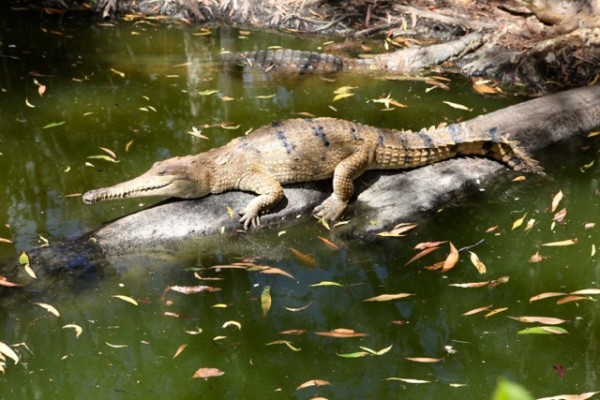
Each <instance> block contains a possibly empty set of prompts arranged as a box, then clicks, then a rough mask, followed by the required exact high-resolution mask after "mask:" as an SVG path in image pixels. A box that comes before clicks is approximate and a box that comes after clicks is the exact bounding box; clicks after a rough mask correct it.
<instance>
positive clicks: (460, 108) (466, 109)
mask: <svg viewBox="0 0 600 400" xmlns="http://www.w3.org/2000/svg"><path fill="white" fill-rule="evenodd" d="M442 103H444V104H446V105H449V106H450V107H452V108H456V109H457V110H463V111H471V109H470V108H469V107H467V106H463V105H462V104H458V103H453V102H451V101H442Z"/></svg>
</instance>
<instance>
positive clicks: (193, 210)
mask: <svg viewBox="0 0 600 400" xmlns="http://www.w3.org/2000/svg"><path fill="white" fill-rule="evenodd" d="M461 126H464V127H465V129H471V130H473V131H478V130H483V131H487V130H490V129H496V130H497V132H498V133H499V134H509V135H510V139H511V140H516V141H518V142H519V143H520V144H521V146H522V147H523V148H525V149H526V150H527V151H529V152H530V153H535V152H536V151H538V150H540V149H542V148H543V147H546V146H548V145H550V144H552V143H555V142H558V141H560V140H563V139H566V138H569V137H571V136H573V135H576V134H579V133H583V132H586V131H590V130H593V129H596V128H598V127H600V85H596V86H592V87H586V88H579V89H573V90H569V91H566V92H562V93H558V94H554V95H549V96H546V97H541V98H538V99H534V100H529V101H526V102H524V103H521V104H517V105H514V106H511V107H507V108H505V109H502V110H498V111H495V112H492V113H489V114H486V115H482V116H479V117H477V118H474V119H472V120H469V121H466V122H465V123H464V125H461ZM503 168H505V167H503V166H502V165H500V164H498V163H496V162H493V161H490V160H486V159H452V160H449V161H444V162H440V163H438V164H435V165H430V166H427V167H422V168H417V169H414V170H410V171H408V172H404V171H398V172H394V171H391V172H385V173H383V172H376V171H373V172H370V173H368V174H366V177H365V178H361V179H364V180H366V181H369V182H372V183H371V185H370V187H368V188H367V189H364V190H362V191H360V192H359V194H358V197H357V199H356V200H355V201H354V202H352V203H351V204H350V207H349V208H348V210H347V212H346V214H345V217H346V218H350V219H351V221H350V223H349V224H347V225H345V226H341V227H338V228H335V229H336V230H337V231H338V233H339V234H341V235H347V236H352V237H360V238H368V237H373V236H372V235H373V234H374V233H376V232H378V231H381V230H385V229H389V228H390V227H392V226H394V225H395V224H397V223H398V222H403V221H407V220H415V219H417V218H419V217H423V215H426V214H427V212H430V211H432V210H434V209H436V208H438V207H439V206H440V205H443V204H445V203H446V202H448V201H449V199H451V198H453V197H456V196H458V195H464V194H466V193H468V192H472V191H473V190H475V189H476V188H478V187H480V186H481V185H484V184H485V183H486V182H489V181H491V180H492V179H494V178H497V176H498V173H499V171H500V170H501V169H503ZM507 171H508V170H507ZM357 187H362V185H360V184H358V185H357ZM330 191H331V182H330V181H325V182H317V183H307V184H299V185H294V186H288V187H286V188H285V196H286V198H285V200H284V201H283V202H282V203H281V204H280V205H279V206H278V207H277V208H276V209H274V210H272V212H270V213H268V214H266V215H264V216H263V217H262V227H261V230H263V231H264V230H268V229H270V228H275V227H281V226H284V225H289V224H292V223H294V222H295V221H297V220H298V219H307V218H312V217H311V212H312V210H313V208H314V207H315V206H316V205H318V204H319V203H320V202H321V201H323V199H324V198H326V197H327V196H328V194H329V192H330ZM252 197H253V195H252V194H248V193H242V192H228V193H224V194H222V195H212V196H208V197H205V198H203V199H197V200H181V201H169V202H165V203H161V204H159V205H157V206H154V207H151V208H149V209H146V210H142V211H139V212H136V213H134V214H131V215H128V216H126V217H123V218H121V219H118V220H116V221H113V222H110V223H108V224H106V225H105V226H103V227H101V228H99V229H97V230H95V231H93V232H91V233H89V234H86V235H84V236H82V237H81V238H79V239H76V240H74V241H72V242H64V243H61V244H58V245H53V246H52V247H50V248H48V247H46V248H43V249H38V250H37V251H32V252H30V256H31V258H32V259H34V260H36V261H37V262H36V263H35V264H34V265H32V267H33V268H34V269H35V270H36V272H38V274H44V273H46V274H53V273H60V272H61V271H64V272H68V273H75V274H77V275H83V276H89V275H91V274H92V275H97V274H98V271H96V270H95V269H94V268H101V269H103V271H102V273H110V272H108V271H109V270H105V269H104V268H106V267H107V266H111V265H113V264H115V263H121V265H123V263H124V262H123V260H124V259H127V258H128V257H132V258H133V259H135V260H136V261H135V262H136V263H139V260H140V257H141V258H144V257H150V258H152V257H157V258H165V257H169V256H170V255H173V254H178V253H181V252H196V254H201V253H202V252H203V251H206V250H208V249H220V250H222V251H228V250H232V249H234V248H236V247H240V249H246V248H249V247H251V246H252V242H251V240H252V239H251V238H252V237H253V236H254V235H256V233H257V232H256V231H250V232H247V233H240V232H239V230H240V228H241V226H240V225H239V223H238V221H237V218H231V217H230V215H229V214H228V213H227V209H226V207H227V206H229V207H231V208H232V209H234V210H237V209H241V208H243V206H244V205H245V204H246V203H247V202H248V201H249V200H250V199H251V198H252ZM275 247H276V245H275ZM117 260H118V261H117ZM14 265H15V264H14V263H13V264H12V265H10V266H9V268H7V267H2V266H0V275H4V276H6V277H9V278H11V277H16V278H14V279H17V280H26V279H27V277H24V276H23V272H22V268H14ZM124 265H127V263H126V262H125V263H124ZM17 275H19V276H18V277H17Z"/></svg>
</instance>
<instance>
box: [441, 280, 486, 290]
mask: <svg viewBox="0 0 600 400" xmlns="http://www.w3.org/2000/svg"><path fill="white" fill-rule="evenodd" d="M490 282H491V281H484V282H468V283H451V284H449V285H448V286H453V287H458V288H463V289H474V288H480V287H484V286H487V285H489V284H490Z"/></svg>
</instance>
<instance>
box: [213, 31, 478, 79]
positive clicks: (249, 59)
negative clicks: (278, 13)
mask: <svg viewBox="0 0 600 400" xmlns="http://www.w3.org/2000/svg"><path fill="white" fill-rule="evenodd" d="M482 43H483V38H482V35H481V34H480V33H477V32H474V33H470V34H468V35H465V36H463V37H461V38H459V39H457V40H454V41H451V42H448V43H441V44H435V45H431V46H427V47H419V46H417V47H412V48H407V49H402V50H397V51H394V52H391V53H383V54H378V55H375V56H373V57H371V58H349V57H342V56H337V55H333V54H327V53H318V52H313V51H302V50H290V49H270V50H255V51H249V52H243V53H223V54H222V59H223V63H224V65H225V66H228V67H243V68H251V69H259V70H262V71H264V72H266V73H278V74H282V75H287V74H299V75H305V74H332V73H338V72H354V73H372V72H387V73H394V74H406V75H412V74H416V73H417V72H419V71H420V70H422V69H424V68H429V67H432V66H434V65H437V64H440V63H442V62H444V61H446V60H448V59H450V58H451V57H455V56H459V55H461V54H465V53H467V52H469V51H472V50H474V49H476V48H478V47H479V46H480V45H481V44H482Z"/></svg>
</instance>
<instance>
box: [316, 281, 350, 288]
mask: <svg viewBox="0 0 600 400" xmlns="http://www.w3.org/2000/svg"><path fill="white" fill-rule="evenodd" d="M308 286H310V287H319V286H339V287H343V286H344V285H342V284H341V283H337V282H332V281H321V282H318V283H313V284H310V285H308Z"/></svg>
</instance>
